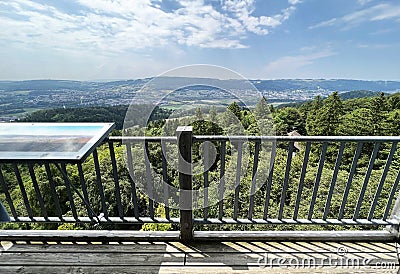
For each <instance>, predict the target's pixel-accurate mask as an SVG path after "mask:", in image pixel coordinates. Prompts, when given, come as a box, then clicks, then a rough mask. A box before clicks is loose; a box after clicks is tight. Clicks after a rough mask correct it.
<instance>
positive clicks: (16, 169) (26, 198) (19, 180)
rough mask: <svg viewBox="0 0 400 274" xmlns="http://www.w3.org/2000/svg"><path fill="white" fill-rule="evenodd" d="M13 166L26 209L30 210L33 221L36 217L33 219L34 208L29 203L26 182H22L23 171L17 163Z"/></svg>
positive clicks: (29, 214)
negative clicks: (20, 170)
mask: <svg viewBox="0 0 400 274" xmlns="http://www.w3.org/2000/svg"><path fill="white" fill-rule="evenodd" d="M13 167H14V173H15V176H16V178H17V182H18V185H19V189H20V190H21V195H22V198H23V200H24V204H25V208H26V211H27V212H28V217H29V218H30V219H31V220H32V221H33V220H34V219H33V213H32V208H31V206H30V204H29V200H28V195H26V190H25V186H24V183H23V182H22V178H21V173H20V172H19V169H18V166H17V164H13Z"/></svg>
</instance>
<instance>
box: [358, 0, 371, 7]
mask: <svg viewBox="0 0 400 274" xmlns="http://www.w3.org/2000/svg"><path fill="white" fill-rule="evenodd" d="M372 1H373V0H357V3H358V4H360V5H362V6H364V5H365V4H368V3H369V2H372Z"/></svg>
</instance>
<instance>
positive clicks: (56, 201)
mask: <svg viewBox="0 0 400 274" xmlns="http://www.w3.org/2000/svg"><path fill="white" fill-rule="evenodd" d="M44 167H45V170H46V175H47V179H48V180H49V184H50V190H51V195H52V196H53V201H54V205H55V207H56V211H57V216H58V218H60V220H62V219H63V216H62V211H61V206H60V200H59V199H58V195H57V191H56V185H55V184H54V180H53V176H52V175H51V170H50V165H49V164H47V163H46V164H44Z"/></svg>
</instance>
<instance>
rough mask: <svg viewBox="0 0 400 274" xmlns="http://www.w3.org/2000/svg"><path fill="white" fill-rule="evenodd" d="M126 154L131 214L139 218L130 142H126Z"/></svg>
mask: <svg viewBox="0 0 400 274" xmlns="http://www.w3.org/2000/svg"><path fill="white" fill-rule="evenodd" d="M126 154H127V160H128V171H129V175H130V176H129V182H130V183H131V189H132V190H131V191H132V202H133V215H135V218H136V219H138V220H139V207H138V202H137V192H136V183H135V181H134V179H133V178H134V172H133V160H132V148H131V143H128V144H126Z"/></svg>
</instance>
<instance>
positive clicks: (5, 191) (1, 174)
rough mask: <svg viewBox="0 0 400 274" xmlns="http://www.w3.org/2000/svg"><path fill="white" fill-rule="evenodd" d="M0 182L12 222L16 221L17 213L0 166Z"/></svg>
mask: <svg viewBox="0 0 400 274" xmlns="http://www.w3.org/2000/svg"><path fill="white" fill-rule="evenodd" d="M0 181H1V185H2V187H3V192H4V194H5V195H6V200H7V203H8V206H9V207H10V210H11V214H12V215H13V217H14V220H16V221H18V215H17V211H16V210H15V207H14V203H13V201H12V199H11V195H10V192H9V191H8V186H7V183H6V181H5V179H4V176H3V172H2V171H1V166H0Z"/></svg>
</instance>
